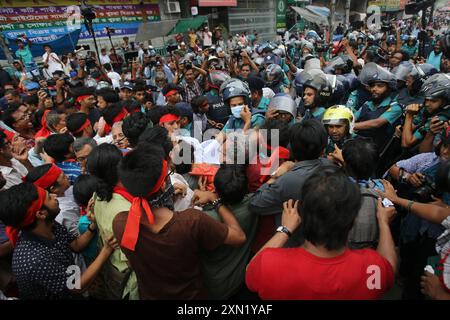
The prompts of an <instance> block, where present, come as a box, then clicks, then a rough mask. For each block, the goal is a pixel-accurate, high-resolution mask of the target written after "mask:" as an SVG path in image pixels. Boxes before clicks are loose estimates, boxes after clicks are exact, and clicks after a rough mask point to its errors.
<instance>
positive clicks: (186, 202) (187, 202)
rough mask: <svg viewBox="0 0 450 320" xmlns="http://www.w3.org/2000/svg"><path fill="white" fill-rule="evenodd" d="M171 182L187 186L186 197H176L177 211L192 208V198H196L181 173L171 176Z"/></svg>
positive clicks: (174, 205) (175, 207) (175, 206)
mask: <svg viewBox="0 0 450 320" xmlns="http://www.w3.org/2000/svg"><path fill="white" fill-rule="evenodd" d="M170 182H171V183H172V185H173V184H175V183H178V184H182V185H185V186H186V196H184V197H182V196H181V195H179V196H177V197H176V200H175V201H174V204H173V207H174V209H175V211H184V210H186V209H188V208H192V197H193V196H194V191H192V190H191V188H189V184H188V183H187V181H186V180H185V179H184V178H183V176H182V175H181V174H179V173H174V174H172V175H171V176H170Z"/></svg>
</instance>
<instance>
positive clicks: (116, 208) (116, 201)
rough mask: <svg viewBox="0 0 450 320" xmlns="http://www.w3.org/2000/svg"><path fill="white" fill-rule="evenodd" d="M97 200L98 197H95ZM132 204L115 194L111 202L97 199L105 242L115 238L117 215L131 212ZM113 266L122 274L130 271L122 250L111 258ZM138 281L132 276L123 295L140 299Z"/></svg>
mask: <svg viewBox="0 0 450 320" xmlns="http://www.w3.org/2000/svg"><path fill="white" fill-rule="evenodd" d="M94 197H95V198H96V195H94ZM130 207H131V203H130V202H129V201H128V200H126V199H125V198H124V197H122V196H121V195H118V194H116V193H113V196H112V199H111V201H109V202H106V201H100V200H99V199H97V200H96V201H95V204H94V212H95V221H96V223H97V227H98V230H99V234H100V237H101V239H102V240H103V241H107V239H109V237H111V236H113V235H114V233H113V230H112V224H113V220H114V218H115V217H116V215H117V214H118V213H120V212H123V211H127V212H128V211H129V210H130ZM109 260H110V262H111V264H112V265H113V266H114V267H115V268H116V269H117V270H119V271H120V272H125V271H127V270H128V269H129V266H128V264H127V261H128V259H127V257H126V256H125V254H124V253H123V252H122V250H120V249H117V250H114V252H113V253H112V254H111V256H110V257H109ZM137 289H138V288H137V279H136V276H135V275H134V272H133V274H132V275H131V276H130V278H129V280H128V283H127V285H126V286H125V289H124V292H123V295H124V296H126V295H127V294H129V295H130V300H135V299H138V297H139V295H138V290H137Z"/></svg>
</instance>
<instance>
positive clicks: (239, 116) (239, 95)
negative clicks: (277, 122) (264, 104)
mask: <svg viewBox="0 0 450 320" xmlns="http://www.w3.org/2000/svg"><path fill="white" fill-rule="evenodd" d="M221 95H222V98H223V101H224V103H225V105H226V106H228V107H229V108H230V110H231V115H230V118H229V119H228V121H227V123H226V124H225V126H224V128H223V131H224V132H225V133H226V132H227V131H230V130H238V129H242V130H243V131H244V132H245V131H247V130H248V129H250V128H257V127H260V126H262V125H263V124H264V121H265V118H264V111H263V110H261V109H257V108H252V106H251V100H250V88H249V87H248V84H247V83H246V82H243V81H241V80H238V79H230V80H229V81H227V82H225V83H223V84H222V87H221Z"/></svg>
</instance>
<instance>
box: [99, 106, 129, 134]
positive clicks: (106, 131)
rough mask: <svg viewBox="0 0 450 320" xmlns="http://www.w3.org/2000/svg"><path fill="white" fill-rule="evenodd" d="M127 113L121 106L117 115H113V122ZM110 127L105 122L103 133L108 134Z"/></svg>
mask: <svg viewBox="0 0 450 320" xmlns="http://www.w3.org/2000/svg"><path fill="white" fill-rule="evenodd" d="M127 115H128V112H127V110H126V109H125V108H122V111H120V112H119V113H118V114H117V116H115V117H114V119H113V124H114V123H116V122H119V121H122V120H123V119H124V118H125V117H126V116H127ZM111 127H112V126H110V125H109V124H108V123H105V129H104V131H103V132H104V133H105V135H107V134H109V133H110V132H111Z"/></svg>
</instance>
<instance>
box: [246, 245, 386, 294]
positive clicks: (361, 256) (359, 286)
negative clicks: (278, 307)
mask: <svg viewBox="0 0 450 320" xmlns="http://www.w3.org/2000/svg"><path fill="white" fill-rule="evenodd" d="M245 281H246V283H247V286H248V288H249V289H250V290H251V291H255V292H257V293H258V294H259V296H260V298H262V299H266V300H345V299H347V300H371V299H378V298H380V297H381V296H382V295H383V294H384V293H385V292H387V291H388V290H389V289H390V288H391V287H392V286H393V284H394V271H393V269H392V266H391V265H390V263H389V262H388V261H387V260H386V259H385V258H383V257H382V256H381V255H379V254H378V253H377V252H376V251H374V250H371V249H363V250H349V249H347V250H346V251H345V252H344V253H343V254H342V255H340V256H338V257H336V258H320V257H317V256H315V255H312V254H311V253H309V252H308V251H306V250H305V249H303V248H268V249H265V250H264V251H263V252H261V253H260V254H259V255H258V256H256V257H255V259H253V260H252V261H251V262H250V264H249V266H248V269H247V272H246V275H245Z"/></svg>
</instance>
